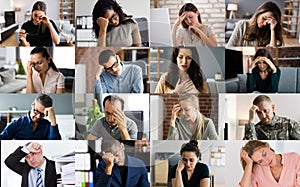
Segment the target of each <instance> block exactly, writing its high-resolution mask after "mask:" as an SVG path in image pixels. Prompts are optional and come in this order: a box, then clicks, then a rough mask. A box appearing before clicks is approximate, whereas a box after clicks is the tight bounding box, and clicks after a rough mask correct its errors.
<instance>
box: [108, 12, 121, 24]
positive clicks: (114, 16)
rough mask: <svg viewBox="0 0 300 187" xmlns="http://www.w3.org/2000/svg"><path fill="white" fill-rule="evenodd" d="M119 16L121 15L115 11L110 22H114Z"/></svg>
mask: <svg viewBox="0 0 300 187" xmlns="http://www.w3.org/2000/svg"><path fill="white" fill-rule="evenodd" d="M118 17H119V15H118V13H116V12H115V13H114V14H113V15H112V17H111V18H109V19H108V22H109V23H112V22H113V21H115V20H117V19H118Z"/></svg>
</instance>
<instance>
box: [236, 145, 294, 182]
mask: <svg viewBox="0 0 300 187" xmlns="http://www.w3.org/2000/svg"><path fill="white" fill-rule="evenodd" d="M240 156H241V163H242V166H243V169H244V174H243V177H242V179H241V181H240V183H239V185H238V186H239V187H259V186H284V187H296V186H300V155H299V154H297V153H294V152H290V153H282V154H276V153H275V151H274V150H273V149H272V148H271V147H270V145H269V144H268V143H267V142H261V141H258V140H253V141H249V142H248V143H246V145H245V146H244V147H243V148H242V149H241V151H240Z"/></svg>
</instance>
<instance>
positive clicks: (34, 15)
mask: <svg viewBox="0 0 300 187" xmlns="http://www.w3.org/2000/svg"><path fill="white" fill-rule="evenodd" d="M44 16H45V15H43V14H41V15H38V14H33V17H35V18H39V20H42V19H46V18H45V17H44Z"/></svg>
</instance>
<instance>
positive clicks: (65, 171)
mask: <svg viewBox="0 0 300 187" xmlns="http://www.w3.org/2000/svg"><path fill="white" fill-rule="evenodd" d="M61 170H62V174H61V179H62V184H74V181H75V162H72V163H69V164H66V165H63V166H62V167H61Z"/></svg>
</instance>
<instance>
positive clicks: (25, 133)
mask: <svg viewBox="0 0 300 187" xmlns="http://www.w3.org/2000/svg"><path fill="white" fill-rule="evenodd" d="M31 107H32V108H31V111H29V113H28V115H27V116H23V117H21V118H19V119H18V120H14V121H12V122H11V123H10V124H9V125H8V126H7V127H6V128H5V129H4V130H3V131H2V132H1V134H0V139H2V140H12V139H15V140H61V136H60V134H59V131H58V125H57V124H56V117H55V113H54V108H53V101H52V99H51V97H50V96H48V95H46V94H40V95H38V96H37V97H36V98H35V100H34V102H32V104H31ZM45 116H47V117H48V119H49V120H47V119H44V117H45Z"/></svg>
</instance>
